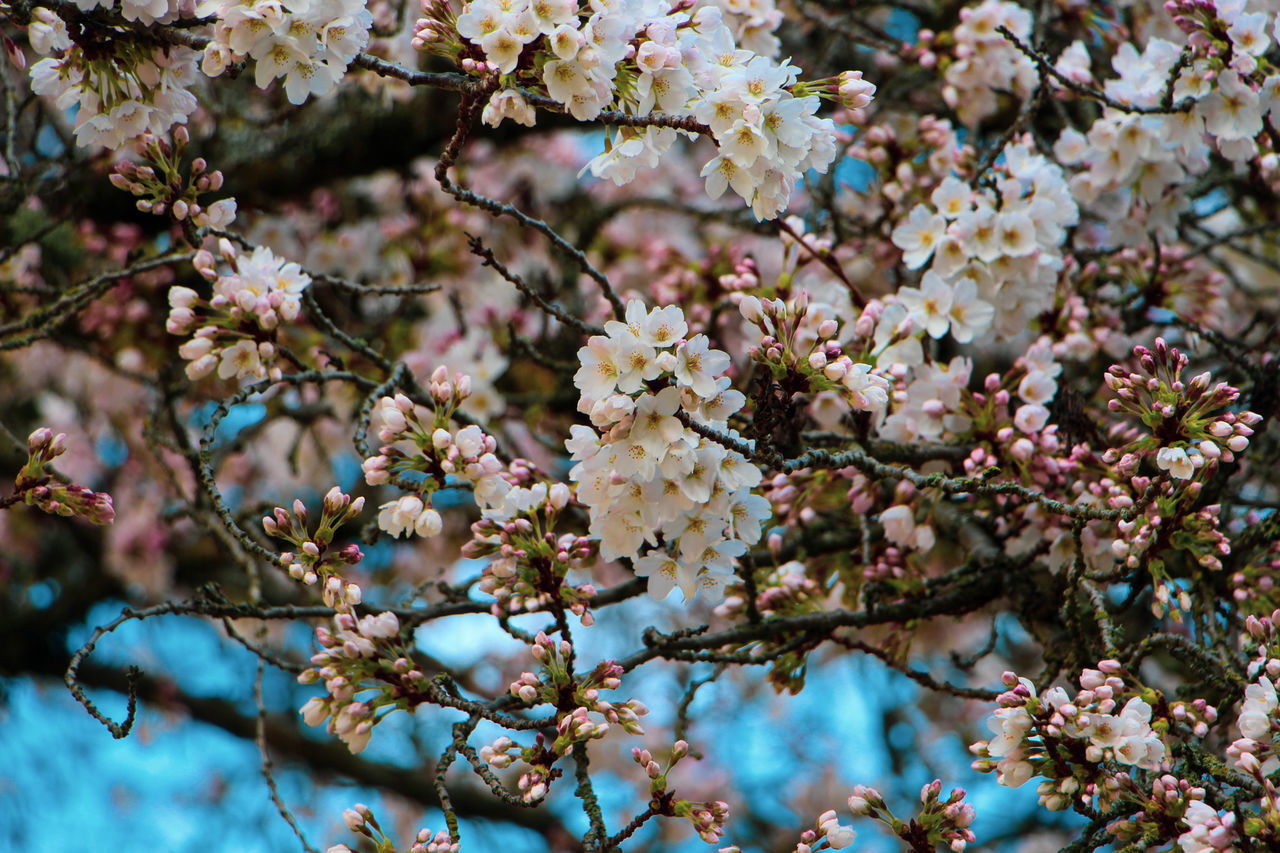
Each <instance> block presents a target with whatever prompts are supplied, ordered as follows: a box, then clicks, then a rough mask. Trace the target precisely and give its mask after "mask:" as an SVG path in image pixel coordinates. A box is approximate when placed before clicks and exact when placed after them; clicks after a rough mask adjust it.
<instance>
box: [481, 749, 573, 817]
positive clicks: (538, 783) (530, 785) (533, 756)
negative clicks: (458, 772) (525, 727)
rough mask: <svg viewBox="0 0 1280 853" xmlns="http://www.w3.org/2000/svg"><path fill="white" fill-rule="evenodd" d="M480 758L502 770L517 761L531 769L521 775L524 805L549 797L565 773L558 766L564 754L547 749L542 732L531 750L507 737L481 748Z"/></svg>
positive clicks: (519, 785) (521, 792)
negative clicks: (556, 782)
mask: <svg viewBox="0 0 1280 853" xmlns="http://www.w3.org/2000/svg"><path fill="white" fill-rule="evenodd" d="M480 758H481V759H482V760H484V761H485V762H487V763H488V764H489V765H490V766H491V767H495V768H497V769H499V770H503V769H506V768H507V767H510V766H511V763H512V762H513V761H515V760H516V759H517V758H518V759H519V760H520V761H521V762H522V763H523V764H524V765H526V767H527V768H528V769H526V770H524V771H522V772H521V774H520V778H519V779H517V780H516V787H517V788H518V789H519V791H520V799H521V801H523V802H525V803H530V804H532V803H536V802H538V801H539V800H541V799H542V798H543V797H545V796H546V795H547V791H549V790H550V788H551V783H552V782H554V781H555V780H556V779H558V778H559V777H560V776H561V775H563V773H564V771H562V770H561V769H560V768H559V767H555V766H554V765H555V763H556V761H558V760H559V759H560V753H557V752H556V751H555V750H554V749H548V748H547V738H546V735H544V734H543V733H542V732H538V735H537V737H536V738H535V739H534V744H533V746H530V747H522V746H520V745H519V744H517V743H515V742H514V741H512V740H511V738H509V737H506V736H505V735H504V736H503V737H500V738H498V739H497V740H495V741H494V742H493V743H492V744H489V745H486V746H482V747H480Z"/></svg>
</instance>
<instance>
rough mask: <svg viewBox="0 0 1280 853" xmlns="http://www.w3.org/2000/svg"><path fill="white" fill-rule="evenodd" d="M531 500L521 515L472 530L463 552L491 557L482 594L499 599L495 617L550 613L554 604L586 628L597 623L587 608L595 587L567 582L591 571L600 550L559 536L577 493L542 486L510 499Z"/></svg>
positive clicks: (584, 541)
mask: <svg viewBox="0 0 1280 853" xmlns="http://www.w3.org/2000/svg"><path fill="white" fill-rule="evenodd" d="M509 494H511V495H513V496H516V497H522V498H527V500H524V501H521V503H525V504H527V506H525V507H524V508H523V509H521V510H519V515H518V516H517V517H515V518H512V519H510V520H507V521H501V520H499V519H496V518H482V519H480V520H479V521H477V522H475V523H474V524H472V525H471V535H472V538H471V541H469V542H467V544H466V545H464V546H463V547H462V555H463V556H464V557H467V558H469V559H479V558H485V557H490V558H491V559H490V561H489V564H488V565H487V566H485V568H484V574H483V577H482V578H481V579H480V585H479V589H480V591H481V592H484V593H486V594H488V595H492V596H494V597H495V598H496V599H497V601H495V602H494V604H493V613H494V615H500V614H503V613H517V612H521V611H529V610H534V609H538V608H541V607H545V606H548V605H550V604H551V602H553V601H557V600H558V601H559V602H560V605H561V606H563V607H565V608H566V609H568V610H569V611H571V612H572V613H574V614H575V615H577V616H579V617H580V618H581V619H582V621H583V624H584V625H591V624H593V622H594V621H595V620H594V618H593V617H592V615H591V614H590V612H588V610H587V608H588V606H589V605H590V602H591V599H592V597H594V596H595V592H596V590H595V587H594V586H593V585H591V584H583V585H581V586H574V585H572V584H568V583H566V582H565V578H566V577H567V575H568V573H569V570H570V569H574V568H580V567H584V566H588V565H590V563H591V561H592V560H593V559H594V557H595V554H596V549H595V546H594V545H593V543H592V541H591V540H590V539H589V538H588V537H586V536H580V535H578V534H575V533H564V534H560V535H557V534H556V532H555V524H556V521H557V520H558V518H559V515H560V513H561V512H562V511H563V510H564V508H565V507H566V506H568V504H569V501H570V500H571V498H572V492H571V490H570V489H569V487H568V486H566V485H565V484H563V483H553V484H551V485H550V486H548V485H547V484H546V483H537V484H535V485H534V486H532V487H530V488H529V489H520V488H517V489H513V490H512V492H511V493H509Z"/></svg>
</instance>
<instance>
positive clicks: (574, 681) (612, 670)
mask: <svg viewBox="0 0 1280 853" xmlns="http://www.w3.org/2000/svg"><path fill="white" fill-rule="evenodd" d="M529 653H530V654H531V655H532V656H533V659H534V660H536V661H537V662H538V663H539V664H541V670H542V673H541V675H540V676H539V675H534V674H533V673H532V672H525V673H521V675H520V677H519V678H518V679H516V680H515V681H513V682H512V683H511V686H510V692H511V695H513V696H515V697H517V698H518V699H521V700H522V701H524V702H527V703H529V704H539V703H547V704H551V705H555V706H556V707H557V708H564V707H572V709H573V710H571V711H569V712H568V713H567V714H562V719H561V722H560V724H559V725H558V726H557V728H558V729H560V730H561V731H560V738H558V739H557V740H556V745H555V749H556V752H557V753H559V754H562V755H568V754H569V753H570V752H572V745H573V743H574V741H575V740H583V739H586V738H587V737H601V736H603V735H604V734H605V732H607V731H608V729H609V726H610V725H618V726H621V727H622V729H623V731H625V732H626V733H627V734H630V735H641V734H644V729H643V728H641V727H640V723H639V720H640V717H643V716H644V715H645V714H648V713H649V709H648V708H646V707H645V706H644V704H643V703H641V702H640V701H639V700H638V699H629V700H627V701H626V702H622V703H620V704H616V705H615V704H614V703H612V702H608V701H606V700H604V699H602V698H600V691H601V690H617V689H618V687H620V686H621V684H622V667H620V666H618V664H617V663H616V662H614V661H611V660H606V661H601V662H600V663H598V664H596V666H595V668H594V669H592V670H591V672H589V673H587V674H586V675H585V676H577V675H575V674H574V673H573V671H572V662H573V644H572V643H570V642H569V641H568V640H560V641H559V642H556V641H555V640H553V639H551V638H550V637H548V636H547V635H546V633H545V632H542V631H539V632H538V635H537V637H535V638H534V643H533V645H532V646H530V648H529ZM587 713H596V714H599V715H600V716H601V717H603V718H604V723H603V724H600V723H595V724H592V726H585V725H584V721H585V720H586V714H587ZM568 717H572V718H573V720H572V721H571V722H570V723H567V724H566V723H565V722H564V720H565V719H566V718H568ZM579 732H581V733H582V734H583V737H582V738H575V737H574V735H575V733H579Z"/></svg>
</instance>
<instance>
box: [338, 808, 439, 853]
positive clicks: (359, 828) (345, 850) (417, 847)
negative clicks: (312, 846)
mask: <svg viewBox="0 0 1280 853" xmlns="http://www.w3.org/2000/svg"><path fill="white" fill-rule="evenodd" d="M342 820H343V822H344V823H345V824H346V825H347V828H348V829H350V830H351V831H352V832H354V833H355V834H356V835H362V836H364V837H365V838H366V839H368V840H369V842H370V843H372V844H373V849H374V851H375V853H396V849H397V848H396V845H395V842H393V841H392V840H391V839H390V838H388V837H387V835H386V833H385V832H383V831H382V827H381V826H379V825H378V821H377V819H376V818H374V816H373V810H372V809H370V808H369V807H368V806H366V805H363V804H361V803H356V805H355V807H354V808H350V809H347V810H346V811H344V812H343V813H342ZM461 849H462V846H461V845H460V844H459V843H458V842H456V841H454V840H453V839H452V838H450V836H449V833H448V831H446V830H443V829H442V830H440V831H439V832H437V833H435V834H432V832H431V830H429V829H426V828H423V829H419V830H418V832H417V835H416V836H415V837H414V839H413V845H412V846H411V847H410V848H409V853H458V851H459V850H461ZM325 853H352V850H351V848H350V847H348V846H347V845H345V844H335V845H333V846H332V847H330V848H329V849H328V850H326V851H325Z"/></svg>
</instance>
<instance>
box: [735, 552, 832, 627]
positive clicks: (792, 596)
mask: <svg viewBox="0 0 1280 853" xmlns="http://www.w3.org/2000/svg"><path fill="white" fill-rule="evenodd" d="M756 589H757V593H756V610H757V611H758V612H759V613H760V615H761V616H766V617H768V616H798V615H800V614H801V613H814V612H817V611H820V610H821V609H822V606H823V603H824V602H825V601H826V600H827V595H828V593H827V590H825V589H823V588H822V586H821V585H820V584H819V583H818V582H817V581H815V580H814V579H813V578H811V577H809V574H808V572H807V571H806V569H805V565H804V563H801V562H800V561H799V560H791V561H789V562H786V563H783V564H782V565H781V566H778V567H777V568H776V569H774V570H773V571H771V572H770V573H769V574H768V575H766V576H765V577H763V578H759V579H757V581H756ZM745 610H746V602H745V601H744V600H743V598H742V596H741V595H730V596H729V597H728V598H726V599H725V600H724V602H723V603H722V604H720V605H719V606H718V607H716V611H715V612H716V615H717V616H719V617H721V618H725V619H733V618H735V617H736V616H738V615H740V614H742V613H743V612H745Z"/></svg>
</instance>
